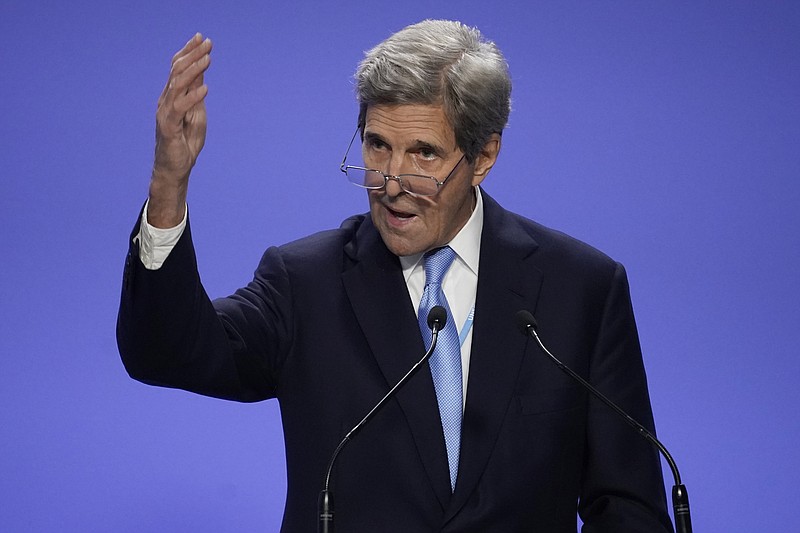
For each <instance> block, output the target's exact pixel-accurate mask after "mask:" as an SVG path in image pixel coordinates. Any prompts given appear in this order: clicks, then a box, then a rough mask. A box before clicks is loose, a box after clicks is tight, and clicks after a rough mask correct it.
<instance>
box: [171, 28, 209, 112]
mask: <svg viewBox="0 0 800 533" xmlns="http://www.w3.org/2000/svg"><path fill="white" fill-rule="evenodd" d="M201 39H202V36H201V35H200V34H199V33H197V34H195V36H194V37H192V38H191V39H190V40H189V42H188V43H186V46H184V47H183V48H182V49H181V50H180V51H179V52H178V53H176V54H175V55H174V56H173V58H172V65H171V67H170V72H169V76H168V78H167V83H166V84H165V85H164V90H163V91H161V96H160V98H164V97H165V96H166V95H167V92H168V91H169V89H170V88H171V87H174V86H176V85H177V84H178V82H179V81H180V80H179V79H178V77H179V76H181V75H182V74H183V73H184V72H186V70H188V69H189V68H191V67H192V65H194V64H195V63H197V61H198V60H201V59H202V58H203V56H205V55H208V54H209V53H210V52H211V48H212V44H211V40H210V39H205V40H201ZM206 68H207V65H206ZM181 90H185V87H181Z"/></svg>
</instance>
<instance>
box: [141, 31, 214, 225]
mask: <svg viewBox="0 0 800 533" xmlns="http://www.w3.org/2000/svg"><path fill="white" fill-rule="evenodd" d="M210 52H211V41H210V40H209V39H203V37H202V35H200V34H199V33H198V34H195V36H194V37H192V38H191V39H190V40H189V42H188V43H186V46H184V47H183V49H181V50H180V51H179V52H178V53H177V54H175V56H174V57H173V58H172V68H171V70H170V73H169V79H168V80H167V84H166V86H165V87H164V90H163V91H162V92H161V96H160V97H159V99H158V109H157V111H156V153H155V161H154V163H153V174H152V177H151V180H150V202H149V204H148V209H147V219H148V222H149V223H150V224H152V225H153V226H156V227H161V228H169V227H173V226H176V225H177V224H178V223H180V221H181V219H182V218H183V214H184V208H185V205H186V192H187V190H188V186H189V173H190V172H191V170H192V167H194V164H195V162H196V161H197V156H198V155H199V154H200V150H202V149H203V144H204V143H205V140H206V124H207V119H206V106H205V97H206V94H208V87H207V86H206V85H205V84H204V83H203V75H204V74H205V72H206V70H207V69H208V66H209V65H210V63H211V56H210V55H209V54H210Z"/></svg>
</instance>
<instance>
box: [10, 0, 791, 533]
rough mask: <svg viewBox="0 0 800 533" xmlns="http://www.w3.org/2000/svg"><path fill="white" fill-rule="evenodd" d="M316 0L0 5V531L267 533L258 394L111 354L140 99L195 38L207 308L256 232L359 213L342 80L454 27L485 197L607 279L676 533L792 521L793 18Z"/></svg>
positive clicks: (252, 261)
mask: <svg viewBox="0 0 800 533" xmlns="http://www.w3.org/2000/svg"><path fill="white" fill-rule="evenodd" d="M45 4H46V7H45ZM335 4H336V3H334V2H319V3H317V4H313V3H304V2H294V3H287V4H280V5H276V4H275V3H272V2H255V1H253V2H231V3H225V2H211V1H208V0H205V1H194V2H189V1H183V2H160V1H159V2H157V1H154V0H143V1H140V2H136V3H133V2H127V3H124V4H123V3H118V4H117V3H110V2H63V3H58V2H47V3H45V2H28V1H25V2H23V1H21V0H6V1H5V2H3V3H1V4H0V76H2V81H0V176H1V177H0V184H1V185H0V187H2V191H0V192H2V194H0V216H1V217H2V219H0V245H2V248H0V249H2V251H3V252H4V253H5V255H4V257H3V259H2V264H3V266H2V273H3V274H2V276H0V295H1V296H0V306H1V307H0V308H1V309H2V320H1V321H0V428H2V429H1V430H0V502H2V503H0V530H2V531H37V532H38V531H118V532H125V531H131V532H134V531H136V532H138V531H164V532H167V531H200V532H205V531H209V532H211V531H276V530H277V528H278V524H279V523H280V519H281V513H282V508H283V500H284V491H285V474H284V466H283V445H282V438H281V431H280V424H279V417H278V408H277V404H276V403H275V402H265V403H260V404H255V405H239V404H235V403H227V402H223V401H218V400H212V399H207V398H201V397H197V396H193V395H191V394H188V393H184V392H181V391H173V390H165V389H157V388H152V387H147V386H144V385H141V384H139V383H137V382H134V381H132V380H130V379H129V378H128V377H127V375H126V374H125V371H124V369H123V368H122V365H121V363H120V361H119V357H118V355H117V352H116V344H115V341H114V322H115V318H116V307H117V301H118V296H119V288H120V280H121V272H122V263H123V259H124V254H125V251H126V242H127V237H128V232H129V231H130V228H131V227H132V225H133V223H134V220H135V217H136V214H137V212H138V210H139V208H140V205H141V202H142V201H143V200H144V197H145V195H146V192H147V183H148V178H149V169H150V165H151V162H152V151H153V146H152V143H153V128H154V111H155V102H156V99H157V97H158V95H159V93H160V91H161V88H162V85H163V83H164V80H165V79H166V74H167V71H168V68H169V59H170V57H171V55H172V53H173V52H174V51H175V50H177V49H178V48H180V47H181V46H182V45H183V44H184V43H185V41H186V40H187V39H188V38H189V37H190V36H191V35H192V33H194V32H195V31H202V32H203V33H205V34H207V35H209V36H210V37H211V38H212V39H213V40H214V42H215V50H214V53H213V61H212V69H211V72H210V74H209V75H208V77H207V82H208V84H209V86H210V94H209V97H208V108H209V116H210V119H209V120H210V126H209V133H208V141H207V145H206V149H205V151H204V152H203V154H202V156H201V158H200V161H199V163H198V166H197V167H196V169H195V172H194V174H193V185H192V188H191V194H190V209H191V211H192V222H193V233H194V235H195V238H196V245H197V248H198V255H199V262H200V270H201V273H202V275H203V279H204V282H205V284H206V286H207V289H208V291H209V293H211V294H212V295H218V296H219V295H223V294H227V293H229V292H231V291H233V290H234V289H235V288H236V287H237V286H239V285H241V284H243V283H245V282H246V281H247V280H248V279H249V277H250V275H251V273H252V270H253V269H254V268H255V265H256V262H257V260H258V258H259V257H260V255H261V252H262V251H263V249H264V248H265V247H266V246H267V245H269V244H279V243H282V242H285V241H287V240H289V239H292V238H295V237H299V236H301V235H304V234H307V233H309V232H312V231H315V230H318V229H323V228H328V227H332V226H336V225H338V223H339V221H340V220H341V219H343V218H345V217H346V216H347V215H349V214H351V213H353V212H357V211H363V210H365V209H366V198H365V197H364V194H363V193H360V192H359V191H358V190H356V189H355V188H354V187H351V186H350V185H348V184H347V183H346V182H345V181H344V180H343V178H342V177H341V176H340V173H339V172H338V170H337V165H338V162H339V161H340V158H341V155H342V153H343V150H344V149H345V147H346V143H347V141H348V140H349V136H350V135H351V134H352V131H353V127H354V125H355V116H356V111H357V109H356V105H355V102H354V98H353V90H352V79H351V77H352V72H353V70H354V68H355V64H356V62H357V61H358V60H359V59H360V56H361V54H362V50H364V49H366V48H368V47H371V46H372V45H374V44H375V43H377V42H378V41H380V40H381V39H383V38H384V37H386V36H387V35H388V34H389V33H390V32H392V31H395V30H397V29H400V28H401V27H403V26H405V25H406V24H409V23H411V22H415V21H417V20H419V19H420V18H423V17H433V18H457V19H461V20H463V21H464V22H466V23H468V24H473V25H477V26H478V27H480V28H481V29H482V30H483V31H484V33H485V34H486V35H488V36H489V37H490V38H493V39H494V40H495V41H496V42H497V43H498V44H499V46H500V47H501V49H502V50H504V52H505V53H506V55H507V57H508V60H509V62H510V64H511V70H512V75H513V78H514V83H515V86H514V94H513V96H514V110H513V112H512V117H511V124H510V126H509V128H508V130H507V132H506V135H505V137H504V146H503V153H502V154H501V158H500V162H499V164H498V165H497V166H496V167H495V169H494V170H493V171H492V173H491V175H490V177H489V179H488V180H487V182H486V189H487V190H488V191H489V192H490V194H492V195H493V196H494V197H495V198H497V199H498V200H499V201H500V202H501V203H503V204H504V205H505V206H506V207H509V208H511V209H514V210H516V211H519V212H521V213H524V214H526V215H528V216H530V217H532V218H535V219H537V220H539V221H541V222H543V223H545V224H547V225H550V226H554V227H556V228H559V229H562V230H564V231H567V232H568V233H571V234H573V235H575V236H576V237H578V238H581V239H583V240H586V241H588V242H590V243H592V244H594V245H596V246H598V247H599V248H601V249H603V250H605V251H606V252H608V253H609V254H610V255H612V256H613V257H615V258H616V259H618V260H620V261H622V262H623V263H624V264H625V265H626V267H627V268H628V271H629V274H630V278H631V285H632V293H633V298H634V305H635V308H636V313H637V317H638V322H639V328H640V333H641V340H642V344H643V348H644V352H645V363H646V366H647V370H648V373H649V377H650V385H651V395H652V401H653V408H654V411H655V415H656V421H657V425H658V429H659V435H660V436H661V437H662V439H663V440H664V441H665V442H666V443H667V446H668V447H669V448H670V449H671V451H672V453H673V454H674V455H675V457H676V459H677V460H678V462H679V465H680V467H681V471H682V474H683V477H684V482H685V483H686V485H687V486H688V489H689V493H690V496H691V502H692V506H693V519H694V523H695V529H696V530H697V531H706V532H709V531H714V532H722V531H724V532H732V531H786V530H787V529H789V528H791V527H793V526H791V525H790V524H792V523H796V517H795V514H796V513H795V507H796V505H795V504H796V501H797V496H798V490H797V488H796V487H797V481H796V477H797V472H798V471H800V464H799V463H800V461H798V454H797V452H795V451H794V450H795V442H796V441H797V439H798V438H799V437H800V431H799V429H800V428H798V422H797V418H796V417H795V411H796V410H797V408H798V406H800V401H799V400H800V393H799V392H798V387H797V386H796V384H795V378H796V377H797V376H798V375H800V372H799V371H800V362H798V357H797V356H798V351H799V350H798V348H800V342H798V335H797V331H798V323H800V312H799V311H798V309H799V306H798V304H797V300H798V295H799V294H798V293H799V292H800V291H799V290H798V281H800V280H799V279H798V278H799V277H798V259H799V258H800V236H799V233H800V232H799V231H798V230H800V216H799V215H798V206H799V205H800V149H798V147H800V104H798V102H799V101H800V52H798V51H800V7H799V6H800V4H798V3H797V2H778V1H769V2H760V1H755V0H754V1H751V2H717V3H712V2H671V3H664V4H665V5H662V4H660V3H655V2H650V3H643V2H638V1H630V2H613V3H607V2H542V3H533V2H530V3H529V2H518V3H517V4H519V5H513V4H514V3H512V2H509V3H506V5H503V6H502V7H500V6H499V5H498V6H496V5H494V4H491V5H490V4H489V3H488V2H485V1H484V2H459V3H458V6H457V7H455V5H454V6H447V5H445V4H443V3H438V2H433V3H432V2H431V1H430V0H426V1H417V0H408V1H405V2H402V3H395V4H393V5H391V6H388V5H387V6H382V5H378V4H375V3H363V2H359V3H356V2H352V3H351V4H352V5H335ZM345 4H346V3H345ZM454 4H455V3H454ZM311 505H314V504H313V503H312V504H311Z"/></svg>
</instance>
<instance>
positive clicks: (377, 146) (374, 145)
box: [364, 137, 388, 151]
mask: <svg viewBox="0 0 800 533" xmlns="http://www.w3.org/2000/svg"><path fill="white" fill-rule="evenodd" d="M364 147H365V148H366V149H367V150H371V151H378V150H386V149H387V148H388V146H387V145H386V143H385V142H383V141H382V140H381V139H378V138H377V137H369V138H367V139H364Z"/></svg>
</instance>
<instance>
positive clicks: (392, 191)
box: [384, 176, 403, 196]
mask: <svg viewBox="0 0 800 533" xmlns="http://www.w3.org/2000/svg"><path fill="white" fill-rule="evenodd" d="M384 188H385V189H386V194H387V195H388V196H398V195H400V194H401V193H402V192H403V188H402V187H400V180H399V179H398V178H396V177H394V176H388V177H387V178H386V186H385V187H384Z"/></svg>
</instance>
